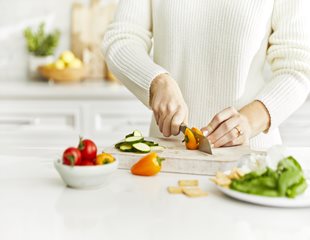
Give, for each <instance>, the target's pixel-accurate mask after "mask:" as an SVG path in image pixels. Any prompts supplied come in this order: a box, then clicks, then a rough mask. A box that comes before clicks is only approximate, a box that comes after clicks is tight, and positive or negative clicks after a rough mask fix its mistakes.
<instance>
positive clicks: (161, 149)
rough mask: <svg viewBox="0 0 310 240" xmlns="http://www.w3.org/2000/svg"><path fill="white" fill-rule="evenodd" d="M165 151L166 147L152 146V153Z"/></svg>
mask: <svg viewBox="0 0 310 240" xmlns="http://www.w3.org/2000/svg"><path fill="white" fill-rule="evenodd" d="M163 150H165V147H163V146H152V147H151V151H154V152H157V151H163Z"/></svg>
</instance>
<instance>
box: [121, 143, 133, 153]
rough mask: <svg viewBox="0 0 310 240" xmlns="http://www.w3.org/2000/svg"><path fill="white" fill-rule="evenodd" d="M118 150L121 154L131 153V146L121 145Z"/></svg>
mask: <svg viewBox="0 0 310 240" xmlns="http://www.w3.org/2000/svg"><path fill="white" fill-rule="evenodd" d="M119 149H120V150H121V151H122V152H131V151H132V146H131V145H130V144H128V143H123V144H122V145H121V146H120V147H119Z"/></svg>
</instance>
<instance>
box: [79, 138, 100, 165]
mask: <svg viewBox="0 0 310 240" xmlns="http://www.w3.org/2000/svg"><path fill="white" fill-rule="evenodd" d="M78 148H79V149H80V151H81V154H82V160H83V161H93V162H94V161H95V159H96V156H97V146H96V144H95V143H94V142H93V141H92V140H89V139H84V140H83V139H82V138H80V143H79V147H78Z"/></svg>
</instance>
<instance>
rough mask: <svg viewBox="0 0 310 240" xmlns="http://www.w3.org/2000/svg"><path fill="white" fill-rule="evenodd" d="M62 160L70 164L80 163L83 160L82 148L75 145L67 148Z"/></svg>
mask: <svg viewBox="0 0 310 240" xmlns="http://www.w3.org/2000/svg"><path fill="white" fill-rule="evenodd" d="M62 162H63V164H66V165H69V166H74V165H80V164H81V162H82V154H81V152H80V150H79V149H77V148H75V147H69V148H67V149H66V150H65V151H64V153H63V156H62Z"/></svg>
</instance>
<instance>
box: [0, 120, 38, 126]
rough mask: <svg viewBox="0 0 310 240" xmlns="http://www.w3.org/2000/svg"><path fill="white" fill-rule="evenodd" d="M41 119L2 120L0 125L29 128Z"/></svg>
mask: <svg viewBox="0 0 310 240" xmlns="http://www.w3.org/2000/svg"><path fill="white" fill-rule="evenodd" d="M38 120H39V119H35V118H32V119H29V118H25V119H18V118H16V119H14V118H12V119H0V125H16V126H28V125H35V124H37V123H38Z"/></svg>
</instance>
